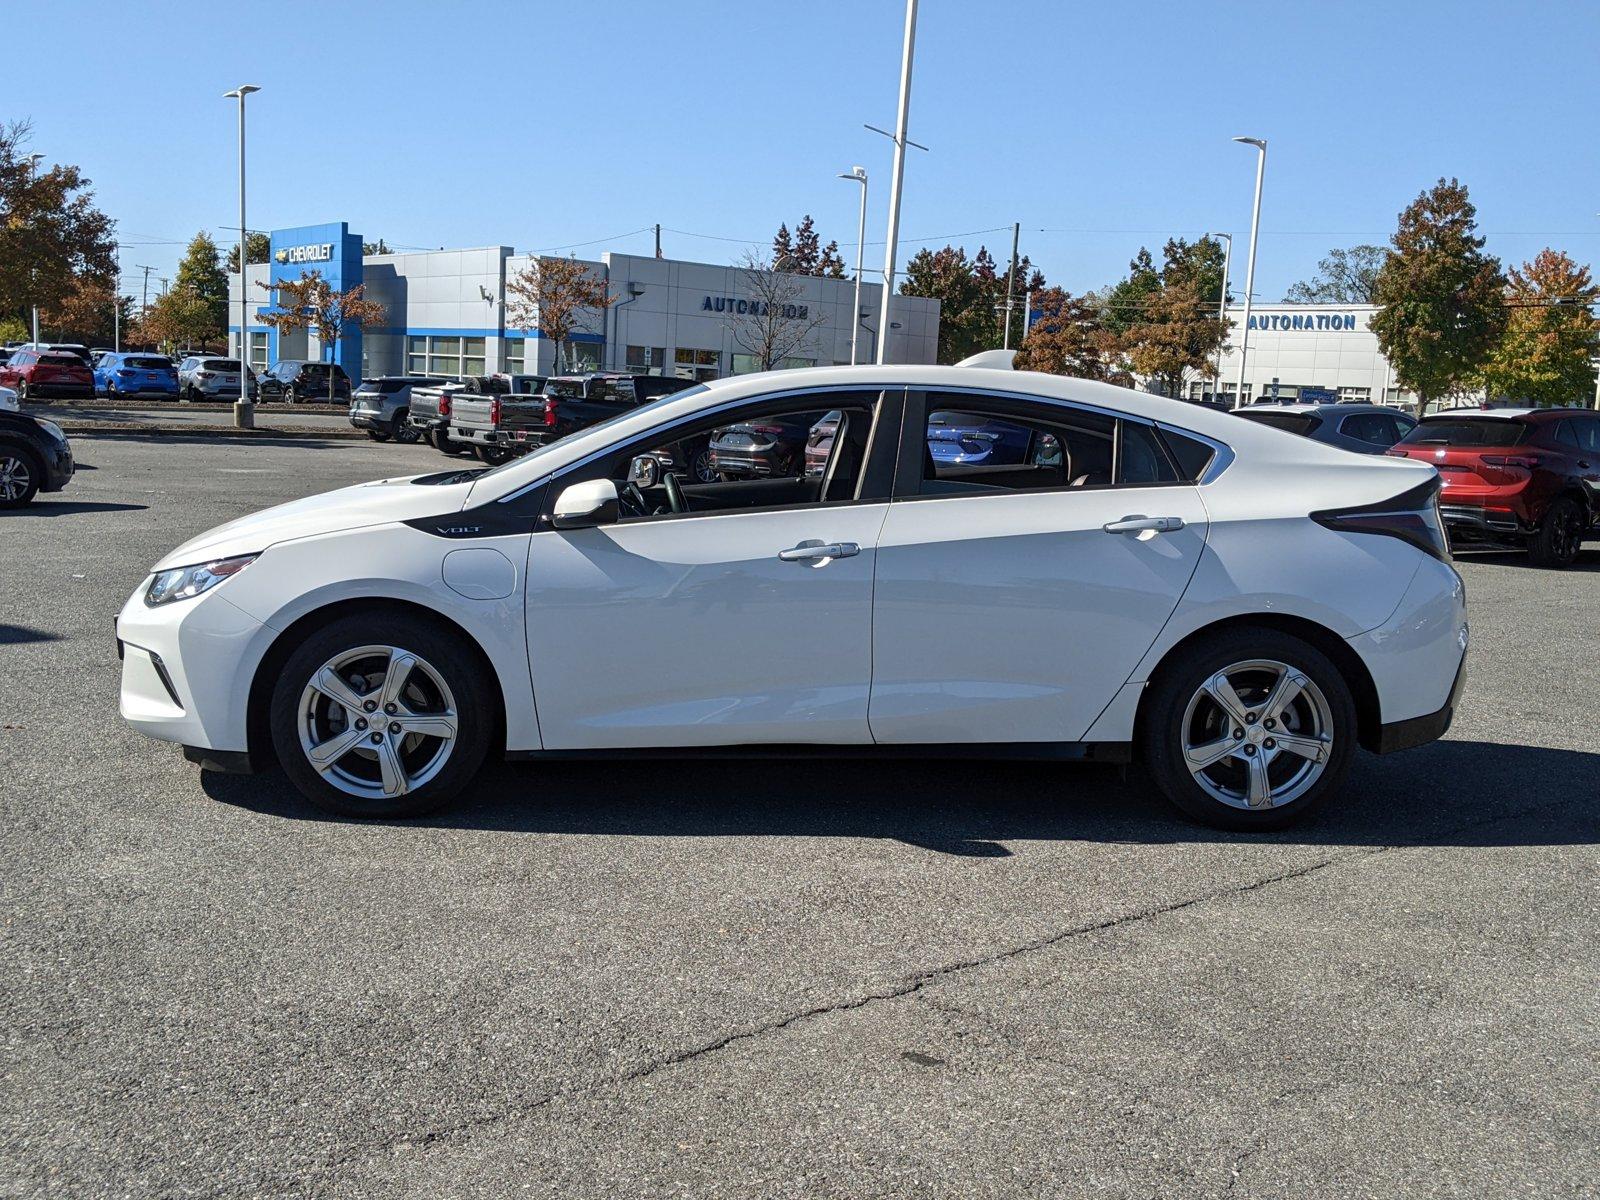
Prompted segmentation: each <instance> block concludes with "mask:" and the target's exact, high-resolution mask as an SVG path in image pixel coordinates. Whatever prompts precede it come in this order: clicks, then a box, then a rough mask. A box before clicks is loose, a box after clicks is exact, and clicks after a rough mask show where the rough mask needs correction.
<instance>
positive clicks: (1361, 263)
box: [1283, 246, 1389, 304]
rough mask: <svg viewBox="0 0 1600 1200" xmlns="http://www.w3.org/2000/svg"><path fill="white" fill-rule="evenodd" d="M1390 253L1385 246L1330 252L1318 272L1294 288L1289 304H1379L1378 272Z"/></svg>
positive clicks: (1289, 293)
mask: <svg viewBox="0 0 1600 1200" xmlns="http://www.w3.org/2000/svg"><path fill="white" fill-rule="evenodd" d="M1388 257H1389V252H1388V251H1387V250H1385V249H1384V248H1383V247H1382V246H1351V247H1350V248H1349V249H1348V250H1330V251H1328V257H1326V258H1324V259H1322V260H1321V261H1320V262H1318V263H1317V273H1316V274H1315V275H1313V276H1312V277H1311V278H1310V279H1306V280H1302V281H1301V282H1300V283H1297V284H1295V285H1294V286H1293V287H1291V288H1290V289H1289V291H1288V294H1286V295H1285V296H1284V298H1283V300H1284V303H1285V304H1376V303H1377V298H1376V297H1377V289H1378V272H1379V271H1380V270H1382V269H1383V260H1384V259H1386V258H1388Z"/></svg>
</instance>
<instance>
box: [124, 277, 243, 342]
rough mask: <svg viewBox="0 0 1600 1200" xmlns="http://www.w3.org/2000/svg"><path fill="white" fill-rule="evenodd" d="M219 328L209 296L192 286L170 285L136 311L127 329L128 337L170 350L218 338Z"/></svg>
mask: <svg viewBox="0 0 1600 1200" xmlns="http://www.w3.org/2000/svg"><path fill="white" fill-rule="evenodd" d="M223 315H224V316H225V315H226V309H224V310H223ZM222 330H223V326H222V320H221V318H219V316H218V312H217V306H216V304H215V303H214V302H213V300H212V299H210V298H208V297H206V296H204V295H202V294H201V293H200V292H198V291H196V290H195V289H194V288H192V287H187V286H185V287H173V288H168V289H167V290H166V291H164V292H162V293H161V295H159V296H157V297H156V298H155V299H154V300H153V301H152V302H151V303H150V305H149V307H148V308H146V309H145V310H144V312H143V313H141V314H140V315H139V317H138V319H137V320H136V321H135V323H134V325H133V327H132V329H131V330H130V338H129V340H130V341H133V342H136V343H139V344H143V345H148V346H159V347H160V348H161V349H162V350H164V351H166V352H167V353H171V352H172V351H174V350H176V349H177V348H178V347H179V346H191V347H192V346H195V345H199V346H202V347H203V346H206V345H208V344H209V343H211V342H213V341H221V340H222Z"/></svg>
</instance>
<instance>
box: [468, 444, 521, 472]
mask: <svg viewBox="0 0 1600 1200" xmlns="http://www.w3.org/2000/svg"><path fill="white" fill-rule="evenodd" d="M472 456H473V457H474V458H476V459H477V460H478V461H479V462H481V463H483V464H484V465H485V466H490V467H498V466H499V465H500V464H501V463H505V462H510V461H511V458H512V454H511V451H509V450H502V449H501V448H500V447H499V446H474V447H473V448H472Z"/></svg>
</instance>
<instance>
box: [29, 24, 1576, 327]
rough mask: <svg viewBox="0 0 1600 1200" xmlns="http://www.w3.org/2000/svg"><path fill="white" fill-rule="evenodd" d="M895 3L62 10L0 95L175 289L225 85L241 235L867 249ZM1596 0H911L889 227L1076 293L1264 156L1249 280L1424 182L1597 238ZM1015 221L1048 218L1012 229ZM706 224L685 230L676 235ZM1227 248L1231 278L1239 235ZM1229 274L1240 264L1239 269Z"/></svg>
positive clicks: (1510, 245)
mask: <svg viewBox="0 0 1600 1200" xmlns="http://www.w3.org/2000/svg"><path fill="white" fill-rule="evenodd" d="M903 14H904V5H903V3H901V2H900V0H807V2H806V3H801V4H773V3H762V2H761V0H744V2H737V3H736V2H727V0H655V2H647V0H589V2H588V3H547V2H545V0H536V2H528V0H524V2H523V3H509V2H505V3H502V2H495V0H464V2H458V3H454V4H450V5H443V4H438V3H423V2H421V0H389V2H387V3H367V2H363V0H343V2H341V3H337V4H327V3H325V2H324V3H317V4H310V3H300V2H298V0H281V2H279V3H277V4H274V5H270V6H267V5H259V4H256V5H244V4H240V5H231V4H218V3H215V2H214V0H210V2H206V3H191V2H187V0H171V2H165V3H161V2H155V0H151V2H147V3H136V4H129V3H126V2H125V0H124V2H115V3H113V2H111V0H56V3H55V4H53V5H51V6H50V19H49V23H50V25H51V26H52V28H54V29H56V30H57V31H58V32H59V33H61V35H62V37H63V39H64V40H60V41H56V42H55V43H54V45H53V48H52V49H51V50H50V51H49V52H40V53H31V52H30V53H19V54H11V55H8V56H7V58H8V61H7V67H6V71H5V73H4V76H3V78H0V116H3V117H5V118H8V119H9V118H13V117H27V118H31V120H32V121H33V123H34V127H35V133H34V145H33V148H34V149H35V150H39V151H43V152H44V153H45V154H46V155H47V156H48V157H49V158H51V159H52V160H60V161H69V162H75V163H77V164H79V165H80V166H82V167H83V168H84V169H85V170H86V172H87V173H88V175H89V176H90V177H91V178H92V179H93V180H94V186H95V188H96V191H97V193H98V197H99V200H100V203H101V204H102V206H103V207H105V208H106V209H107V210H108V211H109V212H110V213H112V214H113V215H114V216H115V217H116V218H117V220H118V221H119V224H120V229H121V231H122V237H123V238H124V239H125V241H126V242H128V243H130V245H128V246H127V248H126V249H125V251H124V254H123V263H124V268H125V270H126V271H127V273H128V276H129V277H130V278H136V277H137V275H138V274H139V273H138V272H136V271H134V269H133V268H134V267H135V265H136V264H150V265H153V266H155V267H157V268H158V269H157V271H156V272H155V274H156V275H158V276H159V275H170V274H171V268H172V265H173V264H174V263H175V262H176V260H177V258H178V256H179V254H180V253H181V246H179V245H171V244H161V243H170V242H181V241H183V240H186V239H187V238H188V237H190V236H191V235H192V234H193V233H194V231H195V230H196V229H200V228H208V229H210V230H211V231H212V232H213V234H214V235H215V236H216V237H217V238H218V240H219V242H226V241H231V240H232V237H233V235H232V234H231V233H224V231H223V229H222V228H221V227H224V226H229V225H232V224H235V223H236V222H237V216H236V203H237V201H236V199H235V195H236V192H235V187H236V182H235V180H236V176H235V161H236V160H235V154H236V149H235V124H234V121H235V116H234V109H233V107H232V102H231V101H226V100H224V99H222V95H221V94H222V92H224V91H225V90H227V89H228V88H230V87H232V86H234V85H235V84H237V83H240V82H250V83H257V84H260V85H262V87H263V91H262V92H261V93H260V94H259V95H256V96H253V97H251V100H250V105H251V107H250V172H251V176H250V224H251V226H252V227H254V228H274V227H287V226H294V225H305V224H312V223H316V222H320V221H327V220H347V221H349V223H350V226H351V228H352V230H353V231H355V232H358V233H362V234H364V235H365V236H367V237H368V238H376V237H377V236H379V235H382V236H383V237H384V238H385V239H387V240H388V242H389V243H390V244H391V245H394V246H397V247H401V246H404V247H439V246H445V247H465V246H482V245H495V244H510V245H513V246H515V247H517V248H518V249H519V250H526V249H555V248H563V249H564V248H566V247H569V246H572V245H573V244H575V243H586V242H594V243H595V244H593V245H591V246H579V247H577V253H579V254H580V255H581V254H585V253H598V252H599V251H601V250H604V249H617V250H632V251H635V252H644V253H648V252H649V248H650V244H651V243H650V237H649V234H647V233H632V234H631V235H630V236H626V237H623V236H618V235H622V234H625V233H629V232H630V231H636V230H642V229H644V228H645V227H647V226H649V225H651V224H653V223H654V222H657V221H659V222H661V224H662V225H664V226H665V227H667V229H669V230H678V231H685V232H668V233H665V234H664V235H663V236H664V248H665V250H666V253H667V254H668V255H670V256H672V257H678V258H692V259H699V260H703V261H709V262H727V261H731V260H732V259H733V258H734V257H735V256H737V255H738V254H739V253H740V252H741V251H742V249H743V248H744V246H746V245H748V244H750V243H751V242H765V241H766V240H767V239H769V238H770V236H771V233H772V231H773V230H774V229H775V228H776V226H777V224H778V222H779V221H780V220H788V221H789V222H790V223H791V224H792V223H793V221H794V220H796V219H798V218H799V216H800V215H801V214H803V213H805V212H810V213H812V214H814V215H815V217H816V220H817V222H818V225H819V227H820V229H821V231H822V234H823V238H824V240H827V239H828V238H830V237H835V238H837V239H838V240H839V242H840V243H841V246H843V247H844V248H845V250H846V257H847V260H849V261H851V262H853V261H854V247H853V244H852V243H853V241H854V238H855V218H856V203H857V192H856V189H855V186H854V185H852V184H848V183H846V182H844V181H841V180H838V179H835V178H834V176H835V174H836V173H837V172H839V171H844V170H848V169H849V167H850V166H851V165H852V164H853V163H861V164H863V165H864V166H866V167H867V169H868V170H869V171H870V172H871V174H872V190H871V200H872V204H871V212H870V215H869V218H868V234H867V236H868V239H869V242H874V241H875V242H876V243H877V244H876V245H870V246H869V248H868V255H867V260H868V264H869V265H870V266H881V264H882V256H883V246H882V240H883V237H884V227H885V220H886V209H887V200H888V192H889V187H888V184H889V165H890V152H891V150H892V147H891V146H890V144H889V142H888V141H887V140H886V139H884V138H880V137H877V136H875V135H873V134H870V133H868V132H866V131H865V130H863V129H862V128H861V124H862V122H864V121H867V122H871V123H873V124H875V125H880V126H884V127H892V125H893V121H894V107H895V95H896V87H897V80H898V64H899V48H900V37H901V23H902V19H903ZM1597 62H1600V9H1597V8H1596V5H1595V4H1594V3H1592V2H1591V0H1565V2H1543V0H1531V2H1530V0H1524V2H1521V3H1517V4H1507V3H1503V2H1488V0H1456V2H1445V0H1388V2H1387V3H1367V2H1360V0H1358V2H1344V0H1320V2H1319V0H1299V2H1294V0H1276V2H1257V0H1242V2H1238V3H1209V4H1208V3H1198V2H1191V3H1186V4H1180V3H1168V2H1166V0H1148V2H1145V3H1127V2H1122V3H1106V4H1085V3H1065V2H1047V0H1032V2H1024V0H988V2H986V3H979V2H976V0H923V3H922V5H921V21H920V25H919V37H918V46H917V65H916V76H915V85H914V91H913V96H912V113H911V136H912V137H913V138H914V139H915V140H917V141H921V142H924V143H926V144H927V145H929V146H930V147H932V150H931V152H930V153H927V154H923V153H921V152H917V151H913V152H912V157H911V160H910V165H909V168H908V172H907V182H906V195H905V203H904V209H903V217H902V225H901V230H902V234H903V235H904V236H906V237H908V238H910V239H912V242H911V244H909V245H906V246H904V247H903V249H902V262H903V261H904V257H905V256H906V254H907V253H909V251H910V250H912V249H914V248H915V245H916V244H919V243H920V242H925V241H931V242H932V243H933V244H935V245H940V244H943V242H944V241H945V240H947V238H950V235H957V234H959V235H961V236H959V237H954V238H953V239H950V240H954V241H956V242H958V243H961V244H964V245H965V246H966V248H967V250H968V252H969V253H970V252H973V251H975V250H976V248H977V246H978V245H979V244H980V243H987V244H988V245H989V246H990V248H991V250H993V251H995V252H996V255H997V257H999V256H1000V255H1001V253H1003V251H1004V249H1005V247H1006V243H1007V241H1008V231H1005V232H975V231H982V230H994V229H995V228H996V227H1006V226H1009V224H1010V223H1011V222H1012V221H1013V220H1016V221H1021V222H1022V225H1023V230H1024V233H1023V249H1024V251H1025V252H1027V253H1030V254H1031V255H1032V256H1033V258H1034V260H1035V261H1036V262H1037V263H1038V264H1039V265H1040V266H1041V267H1042V268H1043V269H1044V270H1045V272H1046V274H1047V275H1048V276H1049V277H1050V279H1051V281H1052V282H1056V283H1061V284H1064V285H1065V286H1067V287H1069V288H1071V289H1072V290H1074V291H1080V290H1083V289H1086V288H1090V287H1097V286H1100V285H1102V284H1104V283H1107V282H1110V281H1111V280H1114V279H1115V278H1116V277H1117V276H1118V275H1119V274H1121V273H1122V272H1123V271H1124V270H1125V269H1126V266H1127V261H1128V259H1129V258H1131V257H1132V255H1133V254H1134V252H1135V251H1136V250H1137V249H1138V247H1139V245H1140V244H1141V243H1148V244H1150V245H1151V246H1152V249H1155V248H1156V247H1158V246H1159V244H1160V243H1161V241H1162V240H1164V238H1165V237H1166V236H1168V235H1169V234H1182V235H1187V236H1190V237H1193V236H1196V235H1198V234H1199V233H1200V232H1201V231H1203V230H1206V229H1220V230H1227V231H1232V232H1235V233H1238V234H1241V235H1242V234H1244V233H1245V232H1246V231H1247V230H1248V227H1249V219H1250V192H1251V185H1252V172H1253V169H1254V161H1253V155H1254V152H1253V151H1251V150H1249V149H1247V148H1245V147H1241V146H1235V145H1233V144H1231V143H1230V142H1229V140H1228V139H1229V138H1230V137H1231V136H1232V135H1235V134H1250V135H1255V136H1260V137H1265V138H1267V139H1268V140H1269V142H1270V155H1269V159H1268V165H1267V182H1266V197H1265V202H1264V206H1263V217H1262V231H1263V234H1262V240H1261V249H1260V258H1259V264H1258V268H1257V287H1256V290H1257V294H1258V296H1259V297H1260V298H1262V299H1266V300H1276V299H1278V298H1280V297H1281V296H1282V294H1283V292H1284V289H1285V288H1287V287H1288V286H1289V285H1290V284H1291V283H1293V282H1294V281H1295V280H1297V279H1300V278H1303V277H1305V276H1306V275H1308V274H1309V273H1310V272H1311V271H1312V270H1313V269H1314V267H1315V264H1316V261H1317V259H1318V258H1319V257H1320V256H1321V255H1322V254H1324V253H1325V252H1326V251H1327V250H1328V249H1329V248H1330V247H1332V246H1338V245H1350V244H1354V243H1357V242H1361V241H1380V242H1381V241H1383V240H1384V239H1385V238H1386V237H1387V235H1388V233H1389V232H1390V231H1391V230H1392V229H1393V225H1394V218H1395V214H1396V213H1397V212H1398V211H1399V209H1400V208H1402V207H1403V206H1404V205H1405V204H1406V203H1407V202H1408V201H1409V200H1411V199H1412V198H1413V197H1414V196H1415V195H1416V194H1417V192H1418V191H1419V190H1421V189H1422V188H1424V187H1425V186H1427V185H1429V184H1431V183H1432V182H1433V181H1434V180H1435V179H1437V178H1438V177H1439V176H1440V175H1456V176H1459V177H1460V178H1461V179H1462V180H1463V181H1464V182H1465V183H1466V184H1467V185H1468V186H1469V188H1470V189H1471V192H1472V196H1473V199H1474V201H1475V202H1476V203H1477V205H1478V209H1479V214H1480V223H1481V226H1482V228H1483V229H1484V230H1485V231H1486V232H1487V233H1488V234H1489V237H1490V248H1491V250H1493V251H1494V252H1495V253H1498V254H1499V255H1501V256H1502V257H1503V258H1505V259H1507V260H1508V261H1516V262H1520V261H1522V260H1523V259H1525V258H1529V257H1532V255H1533V254H1534V253H1535V252H1537V251H1538V250H1539V249H1540V248H1541V247H1542V246H1544V245H1546V244H1550V245H1555V246H1557V247H1559V248H1563V249H1566V250H1567V251H1568V252H1569V253H1571V254H1572V255H1573V257H1575V258H1577V259H1579V260H1580V261H1582V262H1592V261H1593V260H1594V258H1595V257H1596V255H1597V253H1600V217H1597V215H1596V214H1597V212H1600V155H1597V154H1596V153H1595V149H1594V147H1595V142H1596V133H1597V128H1596V126H1597V121H1596V107H1595V104H1594V102H1593V99H1592V97H1591V96H1590V95H1589V90H1590V87H1591V84H1592V82H1593V78H1594V67H1595V64H1596V63H1597ZM1041 230H1043V231H1046V232H1040V231H1041ZM691 233H692V234H700V235H712V236H703V237H692V236H689V234H691ZM1238 245H1239V247H1240V250H1241V253H1240V255H1239V256H1238V257H1237V259H1236V263H1235V278H1236V279H1238V280H1240V281H1241V282H1242V277H1243V270H1244V268H1243V261H1242V258H1243V255H1242V251H1243V246H1244V238H1243V237H1242V236H1241V237H1240V239H1239V242H1238ZM1238 286H1240V285H1238V284H1236V287H1238Z"/></svg>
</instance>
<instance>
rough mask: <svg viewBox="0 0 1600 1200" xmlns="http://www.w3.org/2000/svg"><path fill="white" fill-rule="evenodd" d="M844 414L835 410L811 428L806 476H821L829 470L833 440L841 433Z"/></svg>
mask: <svg viewBox="0 0 1600 1200" xmlns="http://www.w3.org/2000/svg"><path fill="white" fill-rule="evenodd" d="M841 416H842V414H841V413H840V412H839V410H838V409H834V410H833V411H832V412H830V413H828V414H827V415H826V416H824V417H823V418H822V420H820V421H818V422H817V423H816V424H815V425H813V426H812V427H811V432H810V433H808V434H806V474H807V475H821V474H822V473H823V472H825V471H826V470H827V469H828V460H829V459H830V458H832V457H833V439H834V438H835V437H837V436H838V433H839V421H840V418H841Z"/></svg>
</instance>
